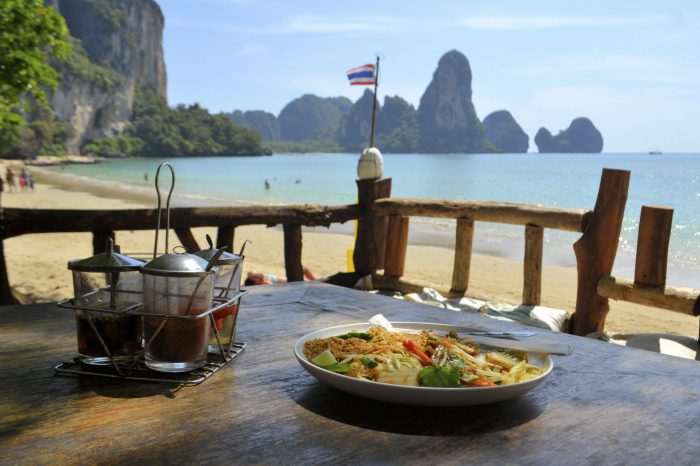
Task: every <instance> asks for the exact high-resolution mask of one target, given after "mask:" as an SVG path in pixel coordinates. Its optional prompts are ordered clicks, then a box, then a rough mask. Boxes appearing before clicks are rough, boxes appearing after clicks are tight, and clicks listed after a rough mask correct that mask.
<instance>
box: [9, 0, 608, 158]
mask: <svg viewBox="0 0 700 466" xmlns="http://www.w3.org/2000/svg"><path fill="white" fill-rule="evenodd" d="M47 4H49V5H51V6H52V7H53V8H55V9H56V11H57V12H58V13H60V14H61V15H62V17H63V18H64V20H65V23H66V25H67V27H68V31H69V34H70V35H69V36H68V37H66V40H67V41H68V42H69V43H70V45H71V51H70V53H69V55H68V57H67V59H66V60H64V61H55V62H54V63H52V65H53V66H54V67H55V68H56V69H57V71H58V75H59V85H58V87H57V89H56V90H55V91H54V92H53V93H52V94H51V95H50V98H49V102H48V104H49V105H48V106H46V107H44V108H39V107H38V106H37V107H36V108H34V109H32V110H31V111H29V112H27V118H26V124H24V125H22V126H17V127H15V128H10V129H8V130H7V131H5V133H2V138H4V139H2V141H0V142H3V144H1V145H0V157H10V158H25V159H27V158H29V159H31V158H35V157H37V156H38V155H61V154H66V153H68V154H90V155H97V156H103V157H123V156H170V157H178V156H183V157H184V156H204V155H264V154H271V153H272V152H352V153H358V152H359V151H361V150H362V148H364V147H366V146H367V145H368V143H369V135H370V127H371V118H372V101H373V94H372V91H370V90H369V89H368V90H366V91H365V93H364V94H363V95H362V96H361V97H360V98H359V99H358V100H357V101H356V102H352V101H351V100H350V99H348V98H346V97H325V98H323V97H319V96H316V95H313V94H306V95H302V96H301V97H298V98H296V99H294V100H292V101H291V102H289V103H288V104H287V105H286V106H285V107H284V108H283V109H282V111H281V112H280V113H279V115H273V114H272V113H269V112H265V111H262V110H246V111H243V110H233V111H231V112H229V113H220V114H211V113H210V112H209V111H208V110H207V109H205V108H203V107H201V106H200V105H198V104H193V105H187V106H186V105H178V106H177V107H174V108H173V107H170V106H168V103H167V96H166V82H167V75H166V67H165V59H164V54H163V25H164V21H165V20H164V17H163V14H162V12H161V9H160V7H159V6H158V4H157V3H156V2H155V1H154V0H112V1H108V0H51V1H49V2H47ZM135 37H138V38H139V40H134V38H135ZM339 79H340V78H339ZM385 89H386V90H390V89H391V84H390V83H385ZM0 129H2V128H0ZM0 133H1V132H0ZM9 133H12V134H9ZM534 143H535V144H536V145H537V148H538V150H539V152H601V151H602V149H603V137H602V135H601V134H600V131H598V129H596V127H595V126H594V125H593V123H592V122H591V121H590V120H589V119H588V118H583V117H581V118H576V119H574V120H573V121H572V122H571V124H570V126H569V127H568V129H566V130H564V131H561V132H560V133H559V134H557V135H556V136H552V134H551V133H550V132H549V131H548V130H547V129H545V128H541V129H540V130H539V131H538V133H537V135H536V136H535V138H534ZM375 145H376V146H377V147H378V148H379V149H380V150H381V151H382V152H386V153H455V154H458V153H489V152H494V153H496V152H501V153H525V152H527V151H528V149H529V148H530V137H529V136H528V135H527V134H526V133H525V131H523V129H522V127H521V126H520V125H519V124H518V122H517V121H516V119H515V117H514V116H513V115H512V114H511V113H510V112H509V111H507V110H499V111H496V112H493V113H491V114H489V115H487V116H486V117H485V118H484V119H483V121H482V120H480V119H479V117H478V115H477V112H476V109H475V107H474V103H473V101H472V70H471V67H470V64H469V60H468V59H467V57H466V56H465V55H464V54H462V53H461V52H459V51H457V50H451V51H449V52H447V53H445V54H444V55H443V56H442V57H440V59H439V60H438V64H437V68H436V69H435V71H434V73H433V77H432V80H431V81H430V82H429V83H428V85H427V87H426V89H425V91H424V93H423V95H422V97H421V99H420V103H419V106H418V108H415V107H414V106H413V105H412V104H410V103H409V102H407V101H406V100H405V99H403V98H402V97H400V96H391V95H387V96H386V97H385V98H384V101H383V103H378V105H377V114H376V134H375Z"/></svg>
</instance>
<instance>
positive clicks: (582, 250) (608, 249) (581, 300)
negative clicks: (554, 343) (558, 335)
mask: <svg viewBox="0 0 700 466" xmlns="http://www.w3.org/2000/svg"><path fill="white" fill-rule="evenodd" d="M629 181H630V172H629V171H627V170H612V169H609V168H604V169H603V174H602V176H601V179H600V188H599V189H598V198H597V199H596V203H595V208H594V209H593V213H592V214H591V216H590V219H589V222H588V225H587V227H586V231H584V233H583V235H582V236H581V238H579V240H578V241H576V243H574V253H575V254H576V269H577V272H578V285H577V291H576V312H574V314H573V315H572V316H571V321H570V328H569V330H570V331H571V332H572V333H574V334H576V335H587V334H589V333H591V332H600V331H603V330H604V327H605V317H606V315H607V314H608V311H609V310H610V306H609V304H608V298H604V297H602V296H600V295H599V294H598V292H597V287H598V281H599V280H600V279H601V277H603V276H605V275H610V272H611V271H612V267H613V264H614V263H615V254H616V253H617V243H618V239H619V237H620V230H621V229H622V219H623V217H624V214H625V204H626V203H627V190H628V188H629Z"/></svg>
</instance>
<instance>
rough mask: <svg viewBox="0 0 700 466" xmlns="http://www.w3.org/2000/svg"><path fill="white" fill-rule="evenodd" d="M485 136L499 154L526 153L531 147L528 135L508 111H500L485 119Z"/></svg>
mask: <svg viewBox="0 0 700 466" xmlns="http://www.w3.org/2000/svg"><path fill="white" fill-rule="evenodd" d="M484 134H485V135H486V139H488V140H489V141H490V142H491V144H493V146H494V148H495V149H496V150H497V151H499V152H505V153H510V154H517V153H525V152H527V148H528V147H529V145H530V143H529V138H528V136H527V134H525V131H523V129H522V128H521V127H520V125H519V124H518V122H517V121H515V118H513V115H511V114H510V112H509V111H507V110H498V111H496V112H493V113H490V114H489V115H488V116H487V117H486V118H484Z"/></svg>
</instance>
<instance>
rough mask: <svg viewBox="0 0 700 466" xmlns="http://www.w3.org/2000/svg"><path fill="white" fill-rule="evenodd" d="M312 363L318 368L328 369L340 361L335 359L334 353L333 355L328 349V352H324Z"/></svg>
mask: <svg viewBox="0 0 700 466" xmlns="http://www.w3.org/2000/svg"><path fill="white" fill-rule="evenodd" d="M311 362H312V363H314V364H316V365H317V366H321V367H326V366H332V365H333V364H336V363H337V362H338V360H337V359H335V356H333V353H331V350H330V348H329V349H326V351H324V352H323V353H321V354H319V355H318V356H316V357H315V358H313V359H312V360H311Z"/></svg>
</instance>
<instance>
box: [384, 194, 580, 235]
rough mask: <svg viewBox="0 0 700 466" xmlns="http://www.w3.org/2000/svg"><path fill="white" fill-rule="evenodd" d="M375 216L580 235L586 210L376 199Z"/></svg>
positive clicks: (480, 202) (499, 203) (479, 202)
mask: <svg viewBox="0 0 700 466" xmlns="http://www.w3.org/2000/svg"><path fill="white" fill-rule="evenodd" d="M372 210H373V211H374V213H375V214H377V215H381V216H384V215H404V216H414V217H442V218H470V219H472V220H474V221H482V222H496V223H508V224H511V225H528V224H530V225H536V226H538V227H542V228H556V229H558V230H566V231H575V232H579V233H582V232H583V231H584V230H585V228H586V225H587V222H588V217H589V216H590V214H591V211H589V210H580V209H562V208H557V207H542V206H536V205H532V204H513V203H508V202H491V201H450V200H441V199H396V198H391V199H378V200H377V201H376V202H375V203H374V205H373V206H372Z"/></svg>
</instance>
